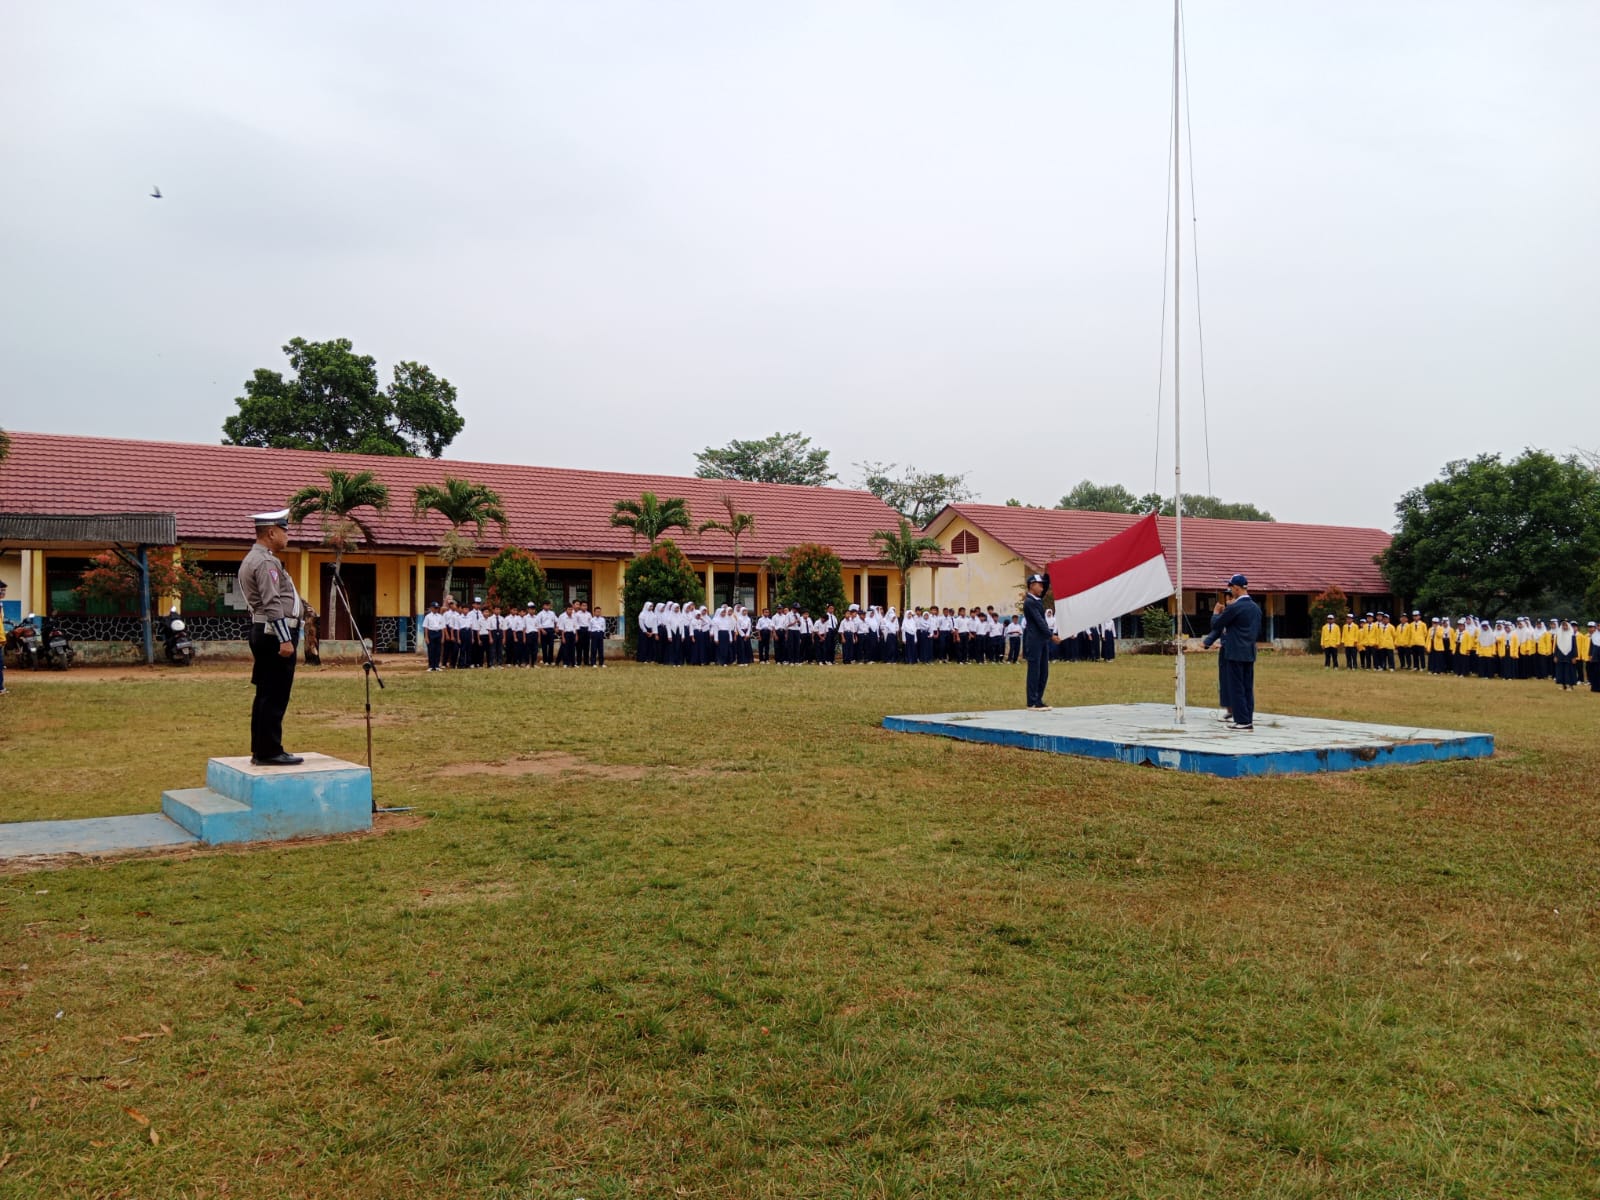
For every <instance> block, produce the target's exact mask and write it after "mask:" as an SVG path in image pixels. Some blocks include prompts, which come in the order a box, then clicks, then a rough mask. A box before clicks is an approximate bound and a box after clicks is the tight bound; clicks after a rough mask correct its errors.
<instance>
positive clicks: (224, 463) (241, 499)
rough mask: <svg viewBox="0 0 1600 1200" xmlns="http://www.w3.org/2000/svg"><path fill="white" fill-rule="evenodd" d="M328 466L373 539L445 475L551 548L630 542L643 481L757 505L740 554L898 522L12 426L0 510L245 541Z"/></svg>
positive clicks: (870, 559)
mask: <svg viewBox="0 0 1600 1200" xmlns="http://www.w3.org/2000/svg"><path fill="white" fill-rule="evenodd" d="M329 469H333V470H341V471H363V470H370V471H373V472H374V473H376V474H377V476H378V478H380V479H381V480H383V482H384V483H386V484H388V485H389V491H390V494H391V497H392V500H391V507H390V509H389V511H388V512H387V513H385V514H376V515H374V516H373V517H372V518H371V519H370V520H369V521H368V524H370V525H371V526H372V529H373V532H374V534H375V535H376V538H377V546H376V548H378V549H385V548H389V549H401V548H404V549H409V550H413V551H423V552H425V551H429V550H431V549H433V548H434V547H436V546H438V545H439V543H440V542H441V541H442V540H443V538H444V535H445V532H446V530H447V529H448V528H449V526H448V525H447V524H446V523H445V520H444V518H443V517H440V516H439V515H438V514H436V513H430V514H429V515H428V516H427V517H425V518H421V519H418V518H416V517H413V516H412V515H411V505H410V498H411V496H412V494H413V492H414V491H415V490H416V487H417V485H418V484H422V483H432V484H443V482H444V479H445V476H446V475H453V476H455V477H457V478H464V479H470V480H471V481H472V482H474V483H481V484H484V485H486V486H488V487H491V488H493V489H494V490H495V491H497V492H499V493H500V497H501V501H502V503H503V504H504V507H505V510H506V515H507V516H508V517H509V518H510V524H511V531H510V537H509V538H508V539H507V540H508V541H510V542H511V543H513V544H515V545H518V546H521V547H523V548H525V549H528V550H532V551H534V552H535V553H537V554H540V555H543V556H545V557H551V558H554V557H561V556H574V557H594V556H599V557H609V556H616V557H631V556H632V555H634V554H637V553H638V552H639V551H640V550H641V549H643V548H644V545H645V543H644V542H643V541H642V540H640V541H637V542H636V541H634V540H632V539H631V538H630V537H629V535H628V531H627V530H626V529H619V528H616V527H614V526H612V525H611V524H610V517H611V511H612V508H611V506H612V504H613V502H614V501H617V500H623V499H637V498H638V497H639V495H640V494H641V493H642V492H647V491H649V492H654V493H656V495H657V496H660V497H661V498H662V499H666V498H667V497H669V496H682V497H683V498H685V499H686V500H687V501H688V502H689V509H690V512H691V513H692V515H693V517H694V520H695V521H696V522H699V521H705V520H713V519H715V518H717V517H719V516H721V517H723V518H724V519H725V518H726V516H727V513H726V511H725V510H724V509H723V508H722V505H721V503H720V499H719V498H720V497H721V496H723V495H724V494H726V495H729V496H732V497H733V501H734V503H735V504H736V505H737V506H738V508H739V509H740V511H742V512H749V513H753V514H754V515H755V518H756V527H755V529H754V531H753V532H751V533H750V534H748V535H746V536H745V537H743V538H741V539H740V547H739V549H740V554H741V556H742V557H743V559H744V561H745V562H746V563H750V564H754V563H755V562H757V561H758V560H759V559H761V558H764V557H765V556H767V555H768V554H774V553H777V552H779V551H782V550H785V549H787V548H788V547H790V546H793V545H795V544H797V543H799V542H808V541H814V542H821V543H822V544H823V545H826V546H829V547H831V548H832V549H833V551H834V553H836V554H837V555H839V557H840V558H841V559H843V560H844V561H845V562H847V563H856V564H861V563H875V562H881V561H882V552H881V551H880V550H879V549H878V546H877V544H876V543H875V542H873V541H872V534H873V532H874V531H875V530H880V529H897V528H898V527H899V520H900V518H899V515H898V514H897V513H895V511H894V510H893V509H891V508H889V506H888V505H886V504H884V503H883V501H881V500H879V499H878V498H877V497H876V496H874V495H873V494H872V493H871V492H862V491H851V490H846V489H844V488H812V487H796V486H791V485H788V484H775V483H740V482H728V481H725V480H715V479H694V478H685V477H682V476H675V475H628V474H622V473H619V472H612V471H570V470H563V469H559V468H555V467H530V466H520V465H516V464H511V463H478V462H461V461H456V460H451V459H443V458H440V459H432V458H382V457H377V458H374V457H367V456H363V455H358V454H324V453H320V452H318V451H313V450H261V449H255V448H252V447H248V446H209V445H191V444H185V443H178V442H136V441H123V440H118V439H113V438H92V437H68V436H64V435H59V434H45V433H17V432H14V431H13V432H12V433H11V455H10V457H9V458H8V459H6V460H5V462H3V463H0V512H34V513H41V512H47V513H60V514H68V515H70V514H77V513H101V512H125V511H152V512H153V511H162V512H168V511H170V512H175V513H176V514H177V518H178V536H179V538H180V539H182V540H183V541H187V542H248V541H250V540H251V539H252V537H253V536H254V533H253V531H252V529H251V526H250V522H249V517H250V514H252V513H256V512H264V511H269V510H272V509H278V508H282V507H284V505H286V504H287V503H288V502H289V496H290V494H291V493H293V492H294V491H296V490H297V489H299V488H301V487H303V486H305V485H307V484H316V483H321V482H323V477H322V472H323V471H325V470H329ZM363 518H364V519H365V514H363ZM667 536H668V537H670V538H672V539H673V540H674V541H676V542H677V543H678V545H680V546H681V547H683V549H684V552H685V553H687V554H688V555H689V556H690V557H692V558H697V559H705V558H708V557H711V558H715V559H717V560H718V561H728V560H729V559H731V558H732V555H733V544H732V542H731V541H730V540H729V538H728V536H727V535H726V534H722V533H718V532H716V531H711V532H709V533H706V534H705V535H703V536H702V535H699V534H696V533H694V532H692V531H691V532H688V533H685V532H684V531H682V530H676V529H675V530H672V531H671V532H670V533H668V535H667ZM290 540H291V542H293V543H296V544H306V543H315V542H319V541H320V540H321V534H320V530H317V529H315V528H314V527H313V526H312V523H311V522H307V525H306V527H304V528H303V529H293V530H291V539H290ZM499 542H500V532H499V530H498V528H496V527H494V526H490V527H489V528H488V529H486V530H485V533H484V538H483V545H484V546H485V547H486V548H492V547H495V546H497V545H498V544H499ZM930 560H931V556H930V559H925V561H930ZM937 561H940V562H942V563H944V564H945V565H953V564H954V561H955V560H954V559H948V558H945V559H938V560H937Z"/></svg>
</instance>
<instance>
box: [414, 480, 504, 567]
mask: <svg viewBox="0 0 1600 1200" xmlns="http://www.w3.org/2000/svg"><path fill="white" fill-rule="evenodd" d="M411 510H412V512H413V513H414V514H415V515H417V516H419V517H420V516H422V515H423V514H424V513H427V512H436V513H438V514H439V515H440V516H441V517H443V518H444V519H445V520H446V521H449V522H450V532H449V534H447V535H446V537H445V539H444V544H443V545H442V546H440V547H439V559H440V561H441V562H443V563H444V594H445V595H446V596H448V595H449V594H450V584H451V582H452V580H453V579H454V578H455V572H456V560H457V559H460V558H462V557H464V556H465V555H468V554H471V553H472V551H473V550H474V549H475V548H476V545H477V543H476V542H475V541H474V540H473V538H464V537H462V536H461V528H462V526H464V525H471V526H473V527H474V528H475V529H476V530H477V532H476V534H475V535H474V537H480V538H481V537H482V536H483V527H484V526H485V525H487V524H488V523H489V522H490V521H493V522H494V523H495V524H496V525H498V526H500V536H501V537H505V536H506V534H508V533H509V532H510V531H511V522H510V521H509V520H507V518H506V510H505V506H504V505H503V504H502V502H501V500H500V493H499V492H497V491H495V490H494V489H493V488H491V487H486V486H484V485H483V484H481V483H473V482H472V481H470V480H467V479H454V478H452V477H451V476H449V475H446V476H445V477H444V486H443V487H442V488H441V487H435V486H434V485H433V484H431V483H424V484H419V485H418V486H417V491H416V495H415V496H413V497H412V501H411Z"/></svg>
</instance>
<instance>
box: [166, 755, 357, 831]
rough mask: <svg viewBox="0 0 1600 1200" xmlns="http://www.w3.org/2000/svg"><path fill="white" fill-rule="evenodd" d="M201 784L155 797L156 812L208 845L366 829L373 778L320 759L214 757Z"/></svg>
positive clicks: (334, 760) (347, 765)
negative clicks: (285, 763) (276, 762)
mask: <svg viewBox="0 0 1600 1200" xmlns="http://www.w3.org/2000/svg"><path fill="white" fill-rule="evenodd" d="M206 785H207V786H205V787H200V788H175V789H173V790H172V791H168V792H163V793H162V795H161V811H162V812H163V813H164V814H165V815H166V816H167V817H168V818H169V819H170V820H172V821H174V822H176V823H177V824H178V825H180V826H182V827H183V828H184V829H186V830H188V832H190V833H192V834H194V836H195V837H197V838H199V839H200V840H201V841H202V842H204V843H206V844H207V845H212V846H215V845H220V844H223V843H227V842H262V841H280V840H282V839H284V838H297V837H323V836H326V835H328V834H331V833H355V832H358V831H360V830H365V829H371V828H372V774H371V772H369V771H368V770H367V769H366V768H365V767H363V766H359V765H357V764H356V763H351V762H345V761H344V760H343V759H338V758H330V757H328V755H326V754H307V755H306V756H305V762H303V763H301V764H299V765H298V766H293V767H258V766H255V765H254V764H252V763H251V761H250V759H249V758H248V757H241V758H213V759H211V760H210V761H209V762H208V763H207V764H206Z"/></svg>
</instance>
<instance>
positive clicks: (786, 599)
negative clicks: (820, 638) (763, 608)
mask: <svg viewBox="0 0 1600 1200" xmlns="http://www.w3.org/2000/svg"><path fill="white" fill-rule="evenodd" d="M778 603H779V604H787V605H789V606H790V607H791V608H792V607H795V606H798V607H800V608H803V609H805V610H806V611H807V612H808V613H810V614H811V615H812V616H816V615H817V614H819V613H821V612H823V611H825V610H826V609H827V607H828V605H830V604H831V605H833V606H834V608H835V609H838V610H841V611H842V610H843V609H844V604H845V601H844V567H843V565H842V564H841V563H840V562H839V556H838V555H837V554H835V553H834V552H833V551H832V550H830V549H828V548H827V547H826V546H819V545H818V544H817V543H816V542H802V543H801V544H800V545H798V546H790V547H789V549H788V550H787V551H785V552H784V555H783V572H782V581H781V582H780V583H779V584H778Z"/></svg>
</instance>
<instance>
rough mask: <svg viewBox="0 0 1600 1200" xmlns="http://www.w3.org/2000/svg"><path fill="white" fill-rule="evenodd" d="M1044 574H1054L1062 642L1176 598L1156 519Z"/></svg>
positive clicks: (1052, 580) (1152, 517) (1052, 582)
mask: <svg viewBox="0 0 1600 1200" xmlns="http://www.w3.org/2000/svg"><path fill="white" fill-rule="evenodd" d="M1045 569H1046V570H1047V571H1048V572H1049V573H1050V590H1051V591H1052V592H1054V593H1055V597H1056V626H1057V631H1058V632H1059V633H1060V634H1061V636H1062V637H1071V636H1072V635H1073V634H1076V633H1081V632H1082V631H1083V630H1085V629H1095V628H1098V627H1099V626H1101V625H1104V624H1105V623H1106V622H1107V621H1109V620H1111V619H1112V618H1113V617H1120V616H1121V615H1122V614H1123V613H1129V612H1133V611H1134V610H1135V609H1140V608H1144V607H1145V606H1146V605H1148V604H1153V603H1155V602H1156V601H1157V600H1163V599H1165V598H1166V597H1168V596H1170V595H1172V576H1171V575H1169V574H1168V573H1167V560H1166V557H1165V555H1164V554H1163V553H1162V551H1161V533H1160V531H1159V530H1157V528H1156V515H1155V513H1151V514H1150V515H1149V516H1147V517H1145V518H1144V520H1142V521H1140V522H1138V523H1137V524H1135V525H1131V526H1129V527H1128V528H1127V529H1124V530H1123V531H1122V532H1121V533H1119V534H1117V535H1116V536H1115V537H1111V538H1107V539H1106V540H1105V541H1103V542H1101V543H1100V544H1099V545H1098V546H1091V547H1089V549H1087V550H1085V551H1083V552H1082V553H1081V554H1073V555H1070V556H1069V557H1067V558H1060V559H1057V560H1056V561H1055V562H1053V563H1051V564H1050V565H1049V566H1048V567H1046V568H1045Z"/></svg>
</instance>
